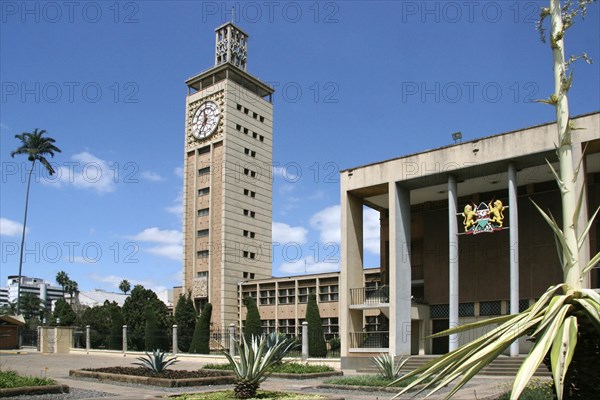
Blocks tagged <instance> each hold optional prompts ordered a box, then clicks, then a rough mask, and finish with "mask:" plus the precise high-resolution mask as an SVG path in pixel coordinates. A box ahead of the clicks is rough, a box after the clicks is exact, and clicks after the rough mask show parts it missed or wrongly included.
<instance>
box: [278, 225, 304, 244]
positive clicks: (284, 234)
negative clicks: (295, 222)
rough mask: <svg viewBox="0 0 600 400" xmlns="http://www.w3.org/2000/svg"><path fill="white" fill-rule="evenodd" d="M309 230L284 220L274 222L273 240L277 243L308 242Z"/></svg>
mask: <svg viewBox="0 0 600 400" xmlns="http://www.w3.org/2000/svg"><path fill="white" fill-rule="evenodd" d="M307 234H308V230H307V229H305V228H303V227H301V226H295V227H292V226H289V225H288V224H284V223H282V222H273V242H276V243H298V244H304V243H306V235H307Z"/></svg>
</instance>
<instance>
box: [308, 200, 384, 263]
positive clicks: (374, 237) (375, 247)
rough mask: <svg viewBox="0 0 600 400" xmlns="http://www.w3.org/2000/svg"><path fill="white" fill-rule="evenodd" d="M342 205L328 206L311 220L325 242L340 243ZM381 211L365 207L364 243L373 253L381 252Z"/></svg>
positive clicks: (311, 224) (311, 223) (367, 249)
mask: <svg viewBox="0 0 600 400" xmlns="http://www.w3.org/2000/svg"><path fill="white" fill-rule="evenodd" d="M340 219H341V211H340V206H339V205H336V206H331V207H327V208H325V209H323V210H321V211H319V212H317V213H315V214H314V215H313V216H312V217H311V218H310V220H309V223H310V226H312V227H313V228H314V229H316V230H317V231H318V232H319V238H320V240H321V241H322V242H323V243H340V241H341V224H340ZM379 227H380V223H379V212H377V211H375V210H373V209H372V208H365V210H364V214H363V245H364V249H365V250H366V251H368V252H370V253H372V254H376V255H378V254H379V252H380V244H379V241H380V230H379Z"/></svg>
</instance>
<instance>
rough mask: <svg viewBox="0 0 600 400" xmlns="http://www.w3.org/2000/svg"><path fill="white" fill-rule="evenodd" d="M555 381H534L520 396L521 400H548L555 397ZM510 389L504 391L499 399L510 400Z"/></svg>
mask: <svg viewBox="0 0 600 400" xmlns="http://www.w3.org/2000/svg"><path fill="white" fill-rule="evenodd" d="M552 387H553V383H552V382H541V381H533V382H532V383H530V384H529V385H527V387H526V388H525V390H523V393H521V396H519V400H547V399H553V398H554V392H553V390H552ZM510 392H511V391H510V390H509V391H507V392H505V393H503V394H502V395H501V396H500V397H499V398H498V400H509V399H510Z"/></svg>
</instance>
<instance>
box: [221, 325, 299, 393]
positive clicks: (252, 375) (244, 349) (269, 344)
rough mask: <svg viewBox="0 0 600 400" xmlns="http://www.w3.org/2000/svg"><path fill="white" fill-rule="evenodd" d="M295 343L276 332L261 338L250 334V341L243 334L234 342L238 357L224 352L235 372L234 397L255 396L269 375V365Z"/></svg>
mask: <svg viewBox="0 0 600 400" xmlns="http://www.w3.org/2000/svg"><path fill="white" fill-rule="evenodd" d="M293 346H295V343H294V342H293V341H292V340H290V339H287V338H286V337H284V336H282V335H278V334H277V333H271V334H270V335H269V336H267V337H263V338H262V339H260V338H258V337H257V336H252V338H251V339H250V341H248V340H246V338H245V337H244V336H242V338H241V339H240V341H237V342H236V348H237V353H238V354H239V357H235V358H234V357H233V356H232V355H231V354H229V353H227V352H226V353H225V357H227V360H228V361H229V363H230V364H231V365H232V366H233V371H234V373H235V377H236V382H235V388H234V392H235V397H236V398H238V399H249V398H252V397H254V396H256V391H257V390H258V388H259V386H260V384H261V383H262V382H264V381H265V379H267V378H268V377H269V375H271V367H273V365H275V364H277V363H278V362H280V361H281V359H283V357H284V356H285V355H286V354H287V352H288V351H289V350H290V349H291V348H292V347H293Z"/></svg>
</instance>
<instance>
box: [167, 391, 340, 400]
mask: <svg viewBox="0 0 600 400" xmlns="http://www.w3.org/2000/svg"><path fill="white" fill-rule="evenodd" d="M172 398H175V399H177V400H238V399H237V398H236V397H235V395H234V392H233V390H223V391H220V392H204V393H193V394H184V395H177V396H172ZM253 399H261V400H344V398H343V397H339V396H327V395H324V394H311V393H296V392H269V391H264V390H259V391H258V392H257V394H256V397H254V398H253Z"/></svg>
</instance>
